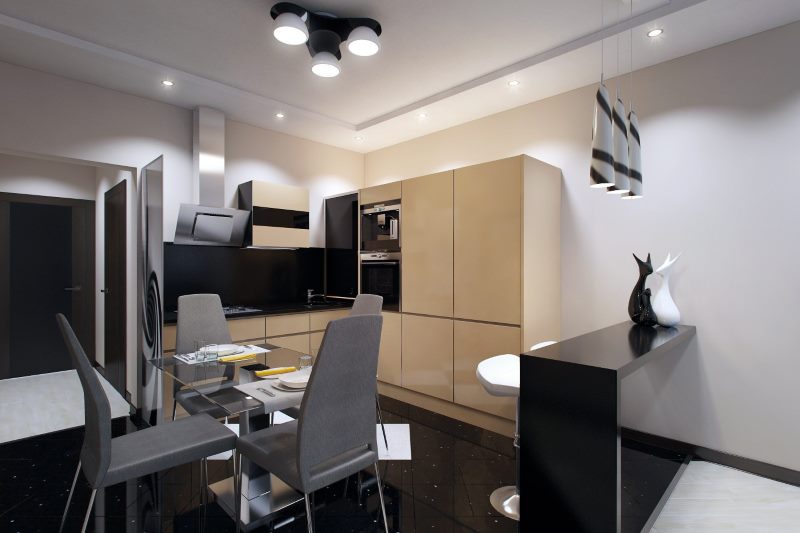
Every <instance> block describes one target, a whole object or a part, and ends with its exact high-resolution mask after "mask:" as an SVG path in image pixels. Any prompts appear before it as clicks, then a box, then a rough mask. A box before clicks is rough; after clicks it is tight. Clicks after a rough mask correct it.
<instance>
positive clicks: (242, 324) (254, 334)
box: [228, 316, 267, 343]
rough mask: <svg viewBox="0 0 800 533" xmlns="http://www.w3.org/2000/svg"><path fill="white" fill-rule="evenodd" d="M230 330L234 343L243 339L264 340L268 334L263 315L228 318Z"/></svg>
mask: <svg viewBox="0 0 800 533" xmlns="http://www.w3.org/2000/svg"><path fill="white" fill-rule="evenodd" d="M228 331H230V334H231V340H232V341H233V342H234V343H236V342H241V341H257V342H263V341H264V337H266V336H267V334H266V329H265V327H264V317H263V316H258V317H251V318H234V319H230V320H228Z"/></svg>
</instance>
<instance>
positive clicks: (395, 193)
mask: <svg viewBox="0 0 800 533" xmlns="http://www.w3.org/2000/svg"><path fill="white" fill-rule="evenodd" d="M359 193H360V195H359V196H360V198H359V201H360V203H361V205H368V204H378V203H383V202H389V201H391V200H399V199H400V197H401V194H402V193H401V190H400V182H399V181H393V182H391V183H384V184H383V185H375V186H374V187H367V188H366V189H361V190H360V191H359Z"/></svg>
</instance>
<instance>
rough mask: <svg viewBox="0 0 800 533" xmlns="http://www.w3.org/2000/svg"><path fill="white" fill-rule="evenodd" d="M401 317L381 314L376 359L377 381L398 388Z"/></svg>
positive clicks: (401, 366)
mask: <svg viewBox="0 0 800 533" xmlns="http://www.w3.org/2000/svg"><path fill="white" fill-rule="evenodd" d="M401 347H402V315H401V314H400V313H383V329H382V330H381V351H380V355H379V357H378V379H379V380H381V381H383V382H384V383H391V384H392V385H397V386H400V385H402V383H403V376H402V369H403V364H402V363H403V360H402V348H401Z"/></svg>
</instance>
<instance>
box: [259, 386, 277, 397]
mask: <svg viewBox="0 0 800 533" xmlns="http://www.w3.org/2000/svg"><path fill="white" fill-rule="evenodd" d="M256 390H257V391H261V392H263V393H264V394H266V395H267V396H272V397H273V398H274V397H275V393H274V392H272V391H268V390H267V389H264V388H262V387H257V388H256Z"/></svg>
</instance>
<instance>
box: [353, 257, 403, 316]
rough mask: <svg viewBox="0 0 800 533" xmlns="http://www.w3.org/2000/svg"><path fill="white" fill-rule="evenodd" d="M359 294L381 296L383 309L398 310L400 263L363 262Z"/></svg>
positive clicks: (395, 261)
mask: <svg viewBox="0 0 800 533" xmlns="http://www.w3.org/2000/svg"><path fill="white" fill-rule="evenodd" d="M361 293H362V294H377V295H380V296H383V308H384V309H385V310H387V311H399V310H400V261H397V260H394V261H363V262H362V263H361Z"/></svg>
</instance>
